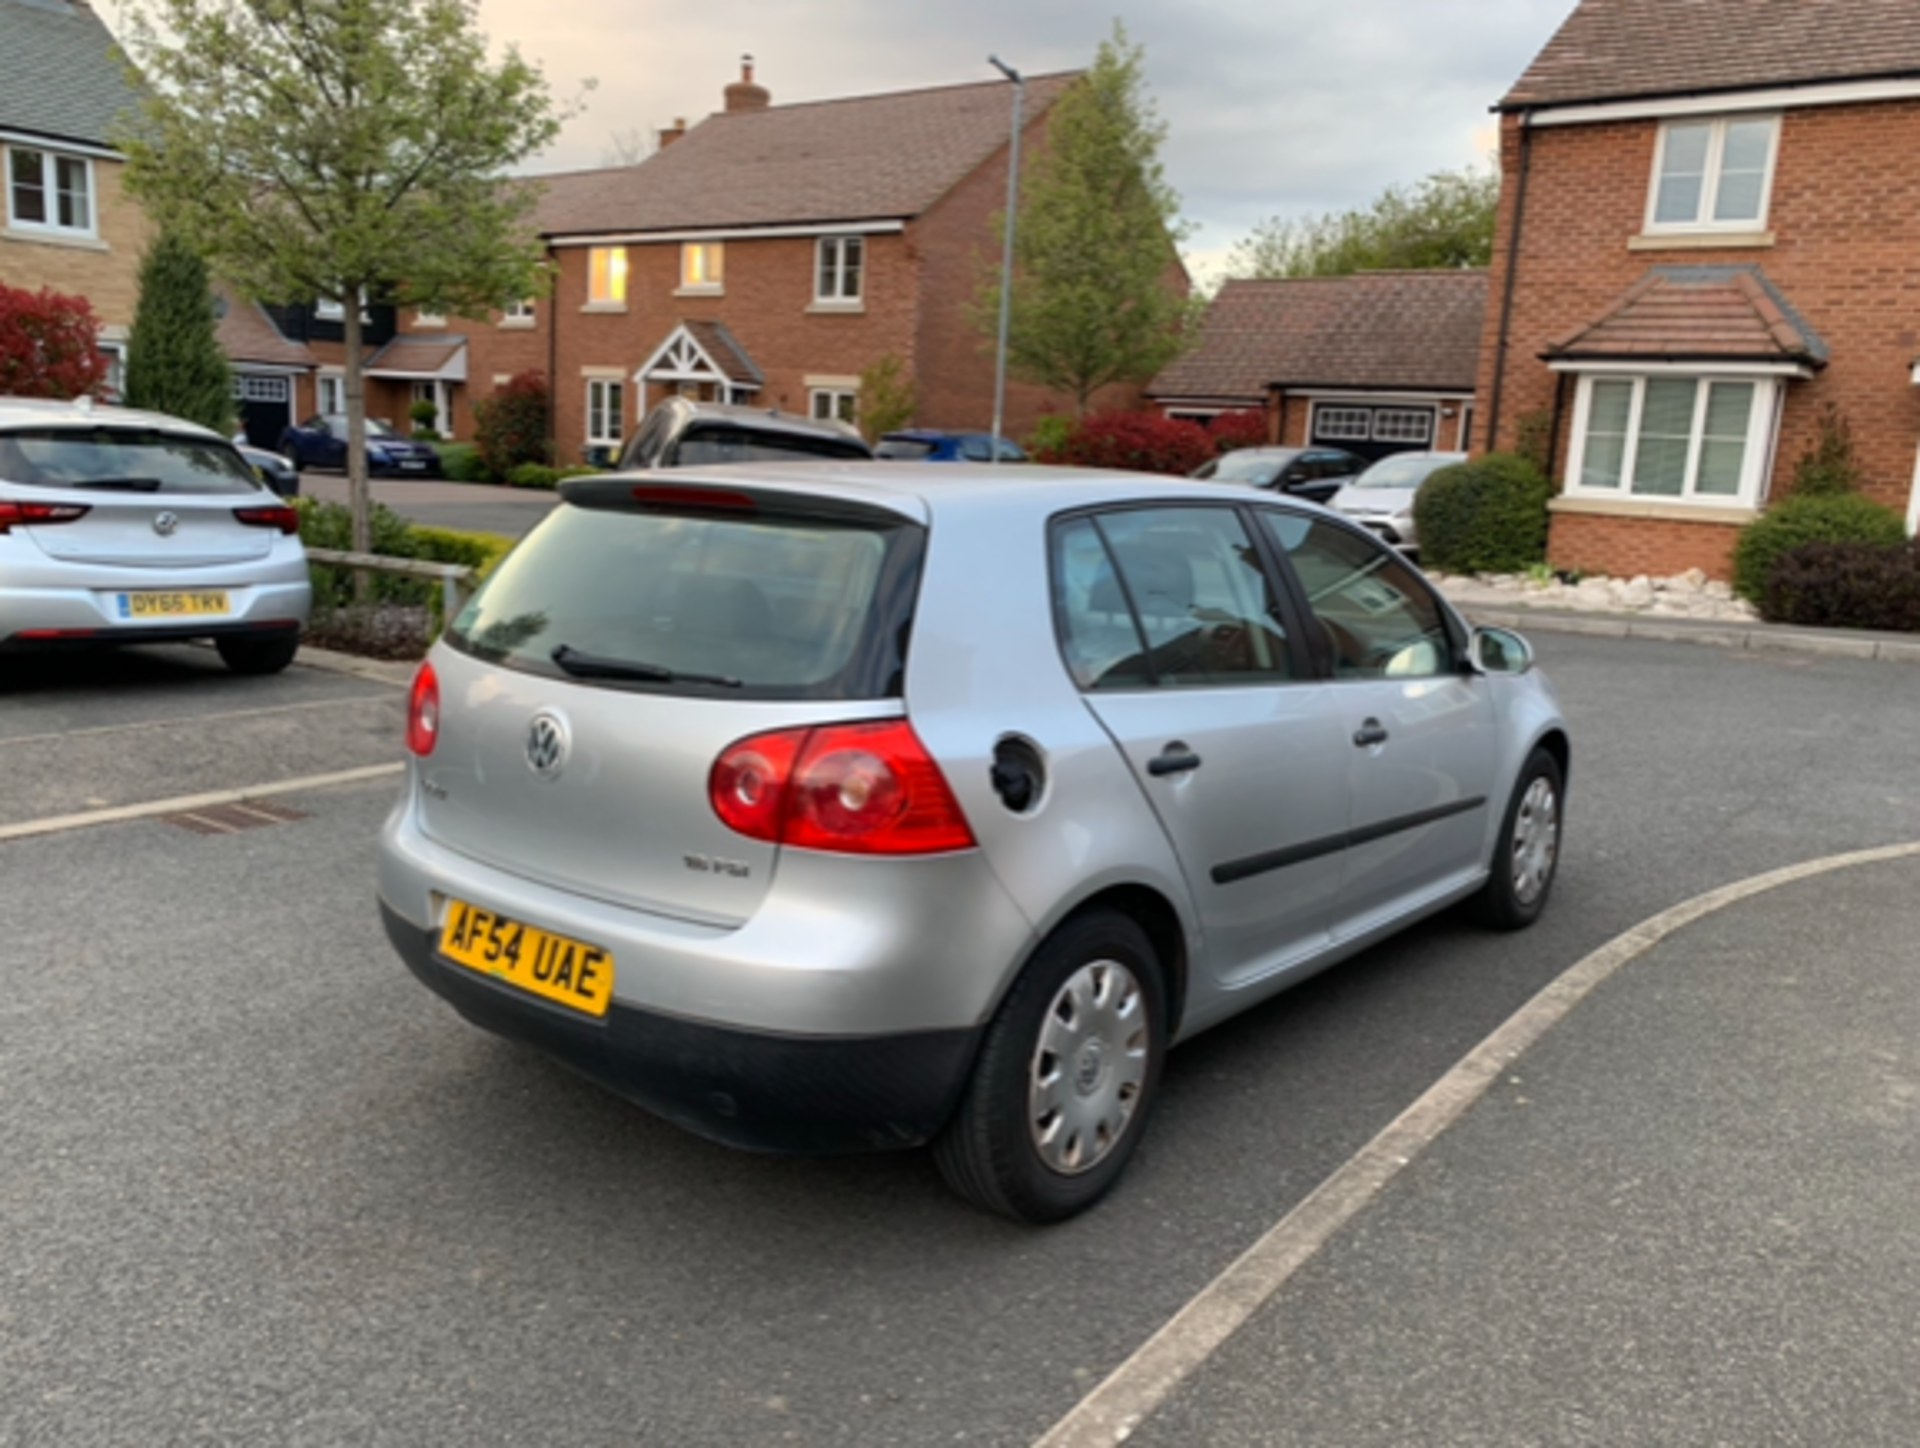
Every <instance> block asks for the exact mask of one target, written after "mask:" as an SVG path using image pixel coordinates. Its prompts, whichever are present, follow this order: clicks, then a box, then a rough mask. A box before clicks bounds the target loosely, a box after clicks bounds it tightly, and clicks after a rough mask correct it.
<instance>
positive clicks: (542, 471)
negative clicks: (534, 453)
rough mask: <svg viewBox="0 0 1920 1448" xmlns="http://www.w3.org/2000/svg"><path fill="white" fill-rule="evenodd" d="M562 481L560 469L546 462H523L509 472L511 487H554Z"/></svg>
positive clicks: (508, 478) (508, 484) (508, 479)
mask: <svg viewBox="0 0 1920 1448" xmlns="http://www.w3.org/2000/svg"><path fill="white" fill-rule="evenodd" d="M559 481H560V469H558V468H556V467H549V466H548V465H547V464H546V463H521V464H520V466H519V467H517V468H515V469H514V470H513V471H512V472H510V473H508V474H507V486H508V487H510V488H548V489H551V488H553V487H554V486H555V485H556V484H558V483H559Z"/></svg>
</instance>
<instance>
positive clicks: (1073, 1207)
mask: <svg viewBox="0 0 1920 1448" xmlns="http://www.w3.org/2000/svg"><path fill="white" fill-rule="evenodd" d="M1166 1017H1167V1003H1166V990H1165V985H1164V980H1163V972H1162V970H1161V967H1160V962H1159V960H1158V959H1157V958H1156V957H1155V955H1154V951H1153V946H1152V945H1151V944H1150V943H1149V942H1148V940H1147V937H1146V934H1145V932H1143V931H1142V930H1141V929H1140V927H1139V926H1138V925H1136V924H1135V923H1134V922H1133V921H1132V920H1129V919H1128V918H1126V917H1125V916H1123V915H1118V914H1112V913H1108V912H1105V911H1101V912H1097V913H1093V914H1088V915H1084V916H1081V917H1079V918H1078V919H1075V920H1071V921H1068V922H1067V923H1066V924H1065V925H1063V926H1061V927H1060V929H1059V930H1058V931H1057V932H1055V934H1054V935H1053V936H1052V937H1051V938H1050V939H1049V940H1048V941H1047V942H1046V943H1045V944H1044V945H1042V946H1041V947H1040V950H1039V951H1038V953H1036V954H1035V956H1034V957H1033V959H1032V960H1031V961H1030V962H1028V964H1027V968H1026V969H1025V970H1024V971H1023V972H1021V975H1020V978H1019V979H1018V980H1017V981H1015V982H1014V985H1013V989H1012V990H1011V991H1009V992H1008V994H1007V998H1006V1000H1005V1001H1003V1002H1002V1003H1001V1006H1000V1011H999V1013H998V1014H997V1015H996V1016H995V1017H994V1020H993V1024H992V1025H991V1026H989V1027H988V1028H987V1036H986V1040H985V1042H984V1043H983V1044H982V1046H981V1050H980V1059H979V1061H978V1062H977V1063H976V1064H975V1066H974V1071H973V1078H972V1080H970V1081H969V1082H968V1083H967V1090H966V1094H965V1095H964V1097H963V1098H962V1099H961V1103H960V1109H959V1111H958V1112H957V1113H956V1114H955V1116H954V1119H953V1121H952V1122H951V1123H950V1124H949V1125H948V1127H947V1129H946V1130H945V1131H944V1132H943V1133H942V1134H941V1135H940V1137H939V1138H938V1139H937V1140H936V1141H935V1142H934V1148H933V1150H934V1159H935V1161H937V1162H938V1163H939V1166H940V1173H941V1175H942V1176H944V1177H945V1178H946V1181H947V1185H948V1186H950V1187H952V1188H953V1189H954V1190H955V1191H956V1192H958V1193H959V1194H960V1195H961V1196H963V1197H965V1198H967V1200H969V1201H971V1202H973V1203H974V1204H975V1205H976V1206H980V1207H984V1208H986V1209H987V1210H988V1211H991V1212H998V1213H999V1214H1001V1215H1002V1216H1007V1217H1012V1218H1014V1219H1015V1220H1016V1221H1022V1222H1034V1223H1044V1222H1058V1221H1063V1220H1065V1219H1066V1218H1068V1217H1071V1216H1073V1215H1075V1214H1076V1213H1078V1212H1082V1211H1085V1210H1086V1209H1087V1208H1088V1207H1090V1206H1092V1205H1093V1204H1094V1203H1095V1202H1097V1201H1098V1200H1099V1199H1100V1198H1101V1197H1102V1196H1104V1195H1105V1194H1106V1192H1107V1190H1108V1189H1109V1188H1110V1187H1112V1185H1113V1184H1114V1182H1115V1181H1116V1180H1117V1179H1118V1178H1119V1176H1120V1173H1121V1171H1122V1170H1123V1169H1124V1168H1125V1167H1126V1164H1127V1159H1128V1158H1129V1157H1131V1156H1132V1155H1133V1150H1134V1147H1135V1146H1136V1145H1137V1144H1138V1143H1139V1140H1140V1134H1141V1132H1142V1131H1144V1130H1145V1129H1146V1119H1147V1113H1148V1111H1149V1110H1150V1109H1151V1107H1152V1104H1153V1100H1154V1096H1155V1094H1156V1092H1157V1089H1158V1086H1159V1081H1160V1066H1161V1061H1162V1059H1163V1058H1164V1056H1165V1055H1166V1037H1167V1028H1166Z"/></svg>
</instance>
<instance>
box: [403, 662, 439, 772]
mask: <svg viewBox="0 0 1920 1448" xmlns="http://www.w3.org/2000/svg"><path fill="white" fill-rule="evenodd" d="M439 738H440V680H439V678H438V677H437V676H436V675H435V674H434V672H433V665H432V664H422V665H421V666H420V672H419V673H417V674H415V675H414V676H413V688H412V690H411V691H410V692H409V693H408V695H407V748H408V749H410V750H411V751H412V752H413V753H415V754H417V755H418V756H419V757H420V758H422V759H425V758H426V757H427V756H428V755H429V754H431V753H433V746H434V745H435V744H436V743H437V742H438V741H439Z"/></svg>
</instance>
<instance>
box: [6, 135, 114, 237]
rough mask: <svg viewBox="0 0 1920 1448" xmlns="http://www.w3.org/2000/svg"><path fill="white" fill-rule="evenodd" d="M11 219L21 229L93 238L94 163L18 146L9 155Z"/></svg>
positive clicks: (9, 210)
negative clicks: (58, 232) (70, 233)
mask: <svg viewBox="0 0 1920 1448" xmlns="http://www.w3.org/2000/svg"><path fill="white" fill-rule="evenodd" d="M7 212H8V220H9V221H10V222H11V223H12V224H13V225H14V226H19V227H28V228H32V229H35V230H43V231H71V232H75V233H78V234H80V235H83V236H92V235H93V163H92V162H90V161H88V160H86V159H85V158H84V157H81V156H58V155H55V154H54V153H53V152H51V151H29V150H27V149H25V148H24V147H19V146H15V147H12V148H10V149H9V150H8V152H7Z"/></svg>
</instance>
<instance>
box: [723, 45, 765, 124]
mask: <svg viewBox="0 0 1920 1448" xmlns="http://www.w3.org/2000/svg"><path fill="white" fill-rule="evenodd" d="M726 97H727V110H728V111H729V112H732V111H764V110H765V109H766V108H767V107H768V106H770V105H772V104H773V95H772V93H771V92H770V91H769V90H768V89H767V88H766V87H765V86H763V85H755V84H754V83H753V57H752V56H750V55H743V56H741V57H740V79H738V80H737V81H735V82H734V83H733V84H732V85H730V86H728V87H727V89H726Z"/></svg>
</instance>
